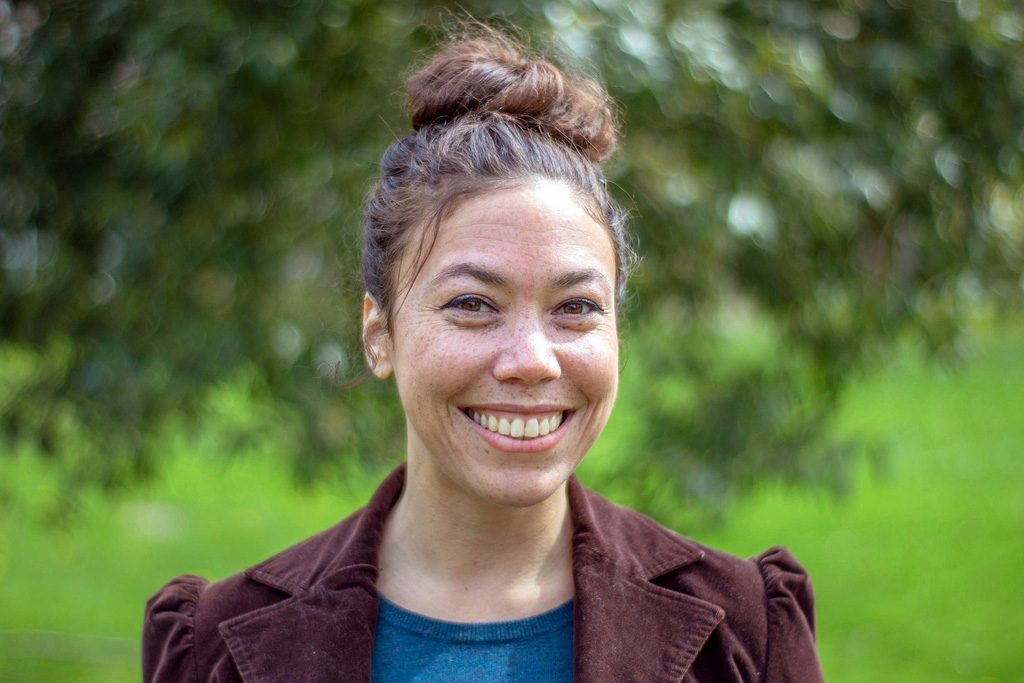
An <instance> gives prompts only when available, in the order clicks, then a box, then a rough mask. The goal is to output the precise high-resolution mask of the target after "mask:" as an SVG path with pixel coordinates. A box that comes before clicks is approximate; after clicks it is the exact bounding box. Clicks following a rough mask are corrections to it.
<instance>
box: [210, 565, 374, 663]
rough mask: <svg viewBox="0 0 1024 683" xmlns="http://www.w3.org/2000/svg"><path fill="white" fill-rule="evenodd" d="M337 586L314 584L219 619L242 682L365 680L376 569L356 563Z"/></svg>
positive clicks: (368, 659)
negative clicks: (274, 603)
mask: <svg viewBox="0 0 1024 683" xmlns="http://www.w3.org/2000/svg"><path fill="white" fill-rule="evenodd" d="M345 574H346V575H345V576H338V577H336V578H337V579H338V580H339V581H340V585H338V586H337V587H335V588H331V589H326V590H325V589H322V588H320V587H314V588H312V589H310V590H308V591H306V592H305V593H302V594H300V595H293V596H292V597H290V598H288V599H287V600H285V601H283V602H280V603H277V604H276V605H272V606H270V607H265V608H263V609H259V610H256V611H255V612H249V613H247V614H243V615H241V616H239V617H236V618H234V619H230V620H228V621H225V622H223V623H221V625H220V633H221V635H222V636H223V637H224V641H225V642H226V643H227V646H228V649H229V650H230V651H231V656H232V657H233V658H234V660H235V665H236V666H237V667H238V671H239V673H240V674H241V675H242V680H244V681H245V682H246V683H271V682H277V681H295V682H296V683H314V682H319V681H324V682H327V681H352V682H353V683H369V681H370V662H371V660H372V655H373V630H374V625H375V624H376V623H377V592H376V590H375V588H374V581H375V580H376V568H374V567H369V566H365V565H363V566H356V567H352V568H351V569H350V570H348V571H346V572H345Z"/></svg>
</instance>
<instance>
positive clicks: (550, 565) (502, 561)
mask: <svg viewBox="0 0 1024 683" xmlns="http://www.w3.org/2000/svg"><path fill="white" fill-rule="evenodd" d="M571 544H572V522H571V518H570V512H569V504H568V498H567V494H566V489H565V486H564V485H563V486H562V487H560V488H559V489H558V490H557V491H556V492H555V493H554V494H553V495H551V496H550V497H549V498H547V499H546V500H544V501H542V502H540V503H538V504H536V505H532V506H529V507H512V506H507V505H500V504H496V503H493V502H490V501H486V500H481V499H479V498H476V497H474V496H472V495H469V494H467V493H466V492H465V491H463V490H461V489H460V488H458V487H457V486H455V485H454V484H453V483H452V482H451V481H450V480H448V479H446V478H445V477H443V475H440V474H439V473H438V472H437V471H436V469H434V468H433V467H432V466H430V465H429V464H422V463H417V462H410V463H409V466H408V471H407V476H406V484H405V489H404V490H403V493H402V497H401V498H400V499H399V501H398V503H397V504H396V505H395V508H394V509H393V510H392V512H391V514H390V516H389V517H388V520H387V523H386V525H385V530H384V538H383V541H382V544H381V551H380V560H381V576H380V580H379V581H378V588H379V589H380V591H381V593H382V594H384V595H385V597H387V598H388V599H390V600H393V601H394V602H397V603H398V604H400V605H402V606H403V607H406V608H407V609H411V610H413V611H416V612H420V613H422V614H426V615H428V616H433V617H435V618H439V619H448V620H452V621H495V620H503V619H515V618H521V617H525V616H529V615H532V614H537V613H539V612H543V611H545V610H547V609H550V608H553V607H555V606H557V605H559V604H561V603H562V602H564V601H565V600H567V599H569V598H570V597H571V596H572V546H571Z"/></svg>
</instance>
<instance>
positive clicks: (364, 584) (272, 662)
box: [219, 467, 405, 683]
mask: <svg viewBox="0 0 1024 683" xmlns="http://www.w3.org/2000/svg"><path fill="white" fill-rule="evenodd" d="M404 481H405V468H404V467H399V468H397V469H396V470H395V471H394V472H392V473H391V475H390V476H389V477H388V478H387V479H385V480H384V482H383V483H382V484H381V485H380V488H378V489H377V491H376V493H374V495H373V497H372V498H371V499H370V501H369V503H367V505H366V507H365V508H364V509H363V510H362V511H360V512H359V513H357V521H356V523H355V524H354V525H352V526H347V525H345V524H344V523H343V524H341V525H338V526H336V527H333V528H332V529H329V530H328V531H326V532H324V534H326V535H327V537H326V538H323V539H322V540H321V541H320V542H317V543H313V544H309V546H308V547H309V548H310V549H308V550H307V549H306V546H304V545H303V544H300V545H299V546H296V547H295V548H292V549H290V550H286V551H284V552H283V553H280V554H278V555H276V556H275V557H272V558H270V559H269V560H267V561H266V562H264V563H262V564H260V565H257V566H256V567H253V568H252V569H250V570H248V571H247V572H246V575H247V576H248V577H249V578H250V579H252V580H254V581H258V582H260V583H262V584H265V585H267V586H270V587H272V588H276V589H277V590H280V591H283V592H284V593H287V594H289V595H290V596H291V597H289V598H288V599H286V600H283V601H282V602H279V603H276V604H273V605H270V606H268V607H263V608H260V609H257V610H255V611H252V612H247V613H245V614H242V615H239V616H237V617H234V618H233V619H229V620H227V621H224V622H221V623H220V625H219V631H220V634H221V636H222V637H223V638H224V641H225V643H227V646H228V650H229V651H230V652H231V657H232V658H233V659H234V660H235V666H236V667H237V668H238V671H239V673H240V674H241V676H242V680H243V681H245V683H270V682H271V681H273V682H275V683H276V682H278V681H289V682H295V683H314V682H316V683H319V682H321V681H323V682H327V681H332V682H333V681H346V682H349V681H351V682H352V683H369V681H370V668H371V663H372V660H373V633H374V630H375V628H376V624H377V588H376V583H377V554H378V549H379V548H380V541H381V536H382V535H383V531H384V520H385V519H386V518H387V515H388V512H390V511H391V508H392V507H393V506H394V504H395V502H396V501H397V500H398V497H399V495H400V494H401V492H402V486H403V484H404ZM321 536H322V535H321Z"/></svg>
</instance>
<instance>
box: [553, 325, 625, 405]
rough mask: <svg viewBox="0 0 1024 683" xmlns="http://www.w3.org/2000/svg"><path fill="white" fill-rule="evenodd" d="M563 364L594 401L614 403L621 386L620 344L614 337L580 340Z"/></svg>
mask: <svg viewBox="0 0 1024 683" xmlns="http://www.w3.org/2000/svg"><path fill="white" fill-rule="evenodd" d="M563 362H564V366H565V367H564V370H565V371H566V372H567V373H568V374H570V375H571V376H572V377H573V380H574V382H575V383H576V385H577V386H578V387H579V389H580V390H581V391H582V392H583V393H584V394H586V395H587V397H588V398H589V399H590V400H591V401H595V402H596V401H608V402H609V403H610V402H612V401H614V399H615V393H616V391H617V389H618V384H619V343H618V338H617V337H616V336H615V335H614V334H611V335H602V336H594V337H588V338H586V339H581V340H579V341H578V342H577V343H575V344H573V348H572V349H571V351H570V352H569V353H567V354H566V355H565V360H564V361H563Z"/></svg>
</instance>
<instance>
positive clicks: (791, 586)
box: [585, 491, 821, 681]
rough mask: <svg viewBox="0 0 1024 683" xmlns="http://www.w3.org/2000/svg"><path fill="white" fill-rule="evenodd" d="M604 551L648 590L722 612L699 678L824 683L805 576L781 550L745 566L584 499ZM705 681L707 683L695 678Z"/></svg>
mask: <svg viewBox="0 0 1024 683" xmlns="http://www.w3.org/2000/svg"><path fill="white" fill-rule="evenodd" d="M585 496H586V505H587V508H588V511H589V513H590V515H592V522H593V525H594V527H595V529H596V533H598V534H599V535H600V536H601V546H602V547H603V548H604V549H605V551H606V552H608V553H609V554H611V555H613V556H615V557H616V558H618V561H619V562H620V563H627V564H628V565H629V566H632V567H633V568H634V570H633V571H634V573H637V574H641V575H644V577H645V578H646V579H647V580H648V581H650V582H651V583H653V584H655V585H657V586H659V587H661V588H665V589H668V590H672V591H675V592H678V593H683V594H686V595H689V596H692V597H694V598H698V599H699V600H703V601H705V602H707V603H710V604H712V605H715V606H716V607H718V608H719V609H720V610H721V612H722V614H723V617H722V620H721V622H720V623H719V624H718V626H717V627H716V628H715V630H714V632H713V633H712V634H711V635H710V637H709V639H708V641H707V643H706V644H705V646H704V648H703V649H702V652H701V656H700V657H698V658H697V660H696V661H695V662H694V669H695V672H702V671H703V669H704V668H705V667H706V669H707V670H706V671H703V673H704V675H705V676H709V677H710V679H711V680H718V678H717V676H719V673H717V672H720V669H719V668H718V667H719V666H720V665H721V663H722V662H730V663H731V664H730V666H734V667H738V668H739V669H741V670H743V671H746V672H749V674H750V675H751V676H757V677H759V678H760V680H765V681H776V680H779V681H782V680H785V681H820V680H821V670H820V666H819V664H818V660H817V650H816V646H815V638H814V595H813V591H812V588H811V582H810V579H809V578H808V575H807V572H806V571H805V570H804V568H803V566H802V565H801V564H800V563H799V562H798V561H797V560H796V558H795V557H793V555H792V554H791V553H790V552H789V551H788V550H787V549H785V548H783V547H778V546H777V547H772V548H769V549H768V550H765V551H764V552H762V553H760V554H758V555H756V556H754V557H752V558H749V559H744V558H741V557H737V556H736V555H733V554H730V553H726V552H723V551H721V550H717V549H715V548H711V547H709V546H707V545H704V544H702V543H699V542H697V541H695V540H693V539H691V538H687V537H686V536H683V535H681V534H679V533H676V532H675V531H672V530H670V529H668V528H666V527H664V526H662V525H661V524H658V523H657V522H655V521H654V520H652V519H650V518H649V517H647V516H645V515H643V514H641V513H639V512H637V511H635V510H631V509H628V508H624V507H621V506H619V505H615V504H614V503H611V502H610V501H607V500H605V499H604V498H602V497H601V496H599V495H598V494H596V493H593V492H592V491H585ZM698 678H699V679H700V680H704V679H703V678H701V677H700V676H698Z"/></svg>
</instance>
